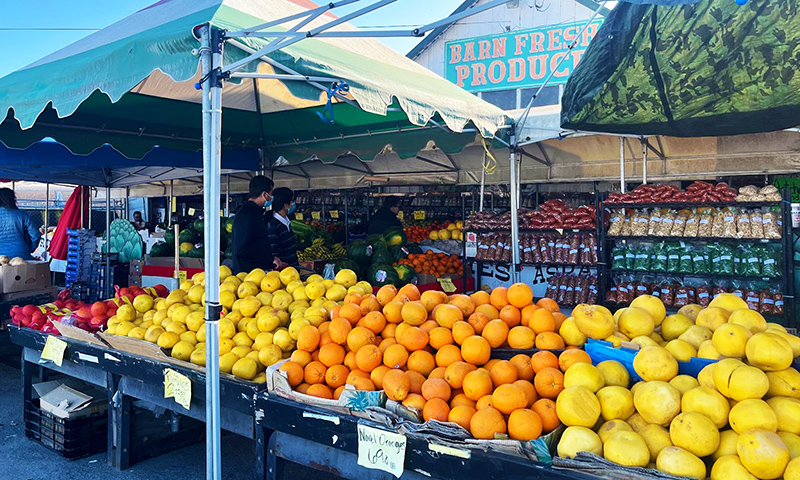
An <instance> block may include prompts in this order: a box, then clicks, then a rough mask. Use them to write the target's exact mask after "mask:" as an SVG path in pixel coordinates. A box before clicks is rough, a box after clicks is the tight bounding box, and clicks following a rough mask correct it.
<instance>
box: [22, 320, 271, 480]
mask: <svg viewBox="0 0 800 480" xmlns="http://www.w3.org/2000/svg"><path fill="white" fill-rule="evenodd" d="M10 334H11V341H12V342H13V343H14V344H16V345H19V346H21V347H23V352H22V380H23V405H24V404H26V403H27V402H30V401H31V399H32V393H33V388H32V384H33V370H34V369H35V367H36V366H37V364H38V363H39V359H40V357H41V352H42V350H43V348H44V345H45V342H46V341H47V337H48V335H47V334H43V333H41V332H39V331H36V330H30V329H27V328H20V327H16V326H11V327H10ZM60 338H61V340H63V341H65V342H66V343H67V348H66V351H65V352H64V358H63V361H62V364H61V366H57V365H56V364H54V363H52V362H46V363H44V364H41V365H40V366H42V367H45V368H46V369H48V370H50V371H54V372H57V373H61V374H64V375H67V376H69V377H73V378H77V379H79V380H82V381H85V382H87V383H90V384H92V385H95V386H97V387H100V388H101V389H104V390H106V391H107V394H108V416H109V417H108V451H107V461H108V463H109V465H111V466H113V467H114V468H116V469H118V470H124V469H126V468H128V467H129V466H130V465H131V464H132V463H134V462H135V461H138V460H143V459H145V458H150V457H152V456H155V455H158V454H161V453H164V452H166V451H169V450H173V449H176V448H181V447H183V446H186V445H188V444H191V443H195V442H197V441H199V440H200V439H201V438H203V436H202V434H201V432H197V433H196V434H194V435H186V432H185V431H181V430H180V428H179V429H177V430H178V431H177V432H176V433H174V434H173V435H170V436H167V437H165V438H163V439H161V440H159V441H154V442H152V443H149V444H147V445H149V447H147V448H146V447H143V448H140V449H137V448H132V447H133V445H134V443H135V440H136V439H135V438H133V435H132V428H131V427H132V422H133V421H134V419H133V412H134V409H133V401H134V400H141V401H143V402H145V403H147V404H149V405H153V406H155V407H160V408H163V409H164V410H167V411H169V412H173V414H177V415H174V416H175V424H177V425H180V416H187V417H190V418H192V419H195V420H199V421H201V422H204V421H205V414H206V398H205V397H206V391H205V374H204V373H203V372H200V371H198V370H195V369H193V368H190V367H184V366H182V365H181V364H180V363H173V362H162V361H158V360H155V359H153V358H149V357H146V356H141V355H136V354H133V353H129V352H125V351H120V350H115V349H112V348H106V347H103V346H100V345H95V344H90V343H87V342H83V341H77V340H74V339H71V338H66V337H60ZM166 368H170V369H172V370H175V371H177V372H178V373H180V374H182V375H184V376H186V377H188V378H189V379H190V380H191V382H192V391H191V393H192V399H191V404H190V407H191V408H190V409H189V410H187V409H185V408H184V407H182V406H181V405H179V404H178V403H176V401H175V400H174V399H172V398H164V370H165V369H166ZM262 389H263V385H258V384H254V383H252V384H251V383H244V382H240V381H236V380H232V379H228V378H220V399H221V411H220V416H221V421H222V428H223V429H224V430H227V431H229V432H232V433H236V434H238V435H241V436H244V437H247V438H252V439H255V440H256V458H257V463H258V465H257V470H259V472H262V473H259V474H258V475H257V477H258V478H263V465H264V452H263V448H261V449H259V447H263V445H264V444H265V442H266V440H265V439H263V438H259V435H260V434H262V433H263V430H262V429H260V428H256V425H255V418H254V416H253V415H254V406H255V397H256V395H257V393H258V392H259V391H260V390H262Z"/></svg>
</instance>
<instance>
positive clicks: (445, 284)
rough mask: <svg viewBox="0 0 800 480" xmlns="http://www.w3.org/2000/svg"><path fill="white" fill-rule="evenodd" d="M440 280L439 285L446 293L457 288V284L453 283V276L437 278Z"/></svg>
mask: <svg viewBox="0 0 800 480" xmlns="http://www.w3.org/2000/svg"><path fill="white" fill-rule="evenodd" d="M436 280H437V281H438V282H439V285H440V286H441V287H442V291H443V292H444V293H453V292H455V291H456V290H457V288H456V286H455V285H454V284H453V279H452V278H447V277H442V278H437V279H436Z"/></svg>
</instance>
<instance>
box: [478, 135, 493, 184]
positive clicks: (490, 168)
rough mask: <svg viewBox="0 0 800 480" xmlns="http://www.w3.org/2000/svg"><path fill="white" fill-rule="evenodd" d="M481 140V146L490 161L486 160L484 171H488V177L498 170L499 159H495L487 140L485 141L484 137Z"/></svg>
mask: <svg viewBox="0 0 800 480" xmlns="http://www.w3.org/2000/svg"><path fill="white" fill-rule="evenodd" d="M480 138H481V145H483V150H484V151H485V152H486V158H487V159H488V160H486V159H484V162H483V169H484V170H485V171H486V173H487V174H488V175H491V174H493V173H494V171H495V169H496V168H497V159H496V158H494V155H492V152H491V151H489V147H488V146H487V145H486V140H484V139H483V137H480Z"/></svg>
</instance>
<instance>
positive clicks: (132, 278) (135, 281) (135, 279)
mask: <svg viewBox="0 0 800 480" xmlns="http://www.w3.org/2000/svg"><path fill="white" fill-rule="evenodd" d="M134 285H136V286H137V287H141V286H142V276H141V275H128V286H129V287H132V286H134Z"/></svg>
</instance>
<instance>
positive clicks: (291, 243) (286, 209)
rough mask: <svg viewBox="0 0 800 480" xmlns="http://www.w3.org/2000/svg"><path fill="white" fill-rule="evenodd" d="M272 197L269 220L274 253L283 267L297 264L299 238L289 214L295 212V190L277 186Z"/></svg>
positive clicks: (271, 244) (271, 246)
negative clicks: (295, 234)
mask: <svg viewBox="0 0 800 480" xmlns="http://www.w3.org/2000/svg"><path fill="white" fill-rule="evenodd" d="M273 193H274V196H273V197H272V218H271V219H270V221H269V227H268V228H269V239H270V241H269V243H270V248H271V249H272V253H273V254H274V255H275V256H276V257H277V258H278V261H279V262H280V266H281V268H282V267H284V266H296V265H297V239H296V238H295V236H294V232H292V223H291V221H290V220H289V216H290V215H291V214H293V213H294V210H295V203H294V192H293V191H292V190H290V189H288V188H285V187H280V188H276V189H275V191H274V192H273Z"/></svg>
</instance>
